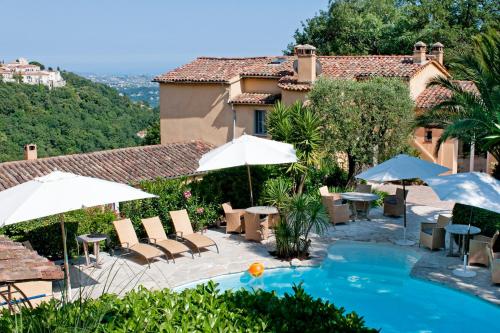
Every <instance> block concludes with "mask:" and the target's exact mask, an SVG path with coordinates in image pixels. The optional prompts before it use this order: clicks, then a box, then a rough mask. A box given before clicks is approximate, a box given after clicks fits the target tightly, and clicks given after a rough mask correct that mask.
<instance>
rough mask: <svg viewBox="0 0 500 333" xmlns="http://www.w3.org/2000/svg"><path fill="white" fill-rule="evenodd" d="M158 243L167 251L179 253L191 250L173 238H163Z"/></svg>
mask: <svg viewBox="0 0 500 333" xmlns="http://www.w3.org/2000/svg"><path fill="white" fill-rule="evenodd" d="M156 245H158V246H159V247H161V248H163V249H165V250H166V251H168V252H170V253H172V254H177V253H183V252H187V251H189V248H188V247H187V246H186V245H184V244H182V243H181V242H178V241H175V240H173V239H163V240H161V241H158V242H156Z"/></svg>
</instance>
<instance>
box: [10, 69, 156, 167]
mask: <svg viewBox="0 0 500 333" xmlns="http://www.w3.org/2000/svg"><path fill="white" fill-rule="evenodd" d="M63 77H64V78H65V80H66V82H67V85H66V87H63V88H57V89H52V90H49V89H48V88H47V87H45V86H42V85H33V86H32V85H26V84H17V83H5V82H0V162H5V161H10V160H18V159H22V158H23V146H24V145H25V144H27V143H36V144H37V145H38V156H39V157H46V156H56V155H63V154H72V153H82V152H91V151H97V150H103V149H112V148H120V147H128V146H136V145H140V144H141V143H142V139H140V138H139V137H137V135H136V133H137V132H138V131H140V130H143V129H145V128H147V127H148V126H149V125H151V123H153V122H154V121H157V120H158V113H157V111H155V110H153V109H150V108H148V107H141V106H140V105H138V104H136V103H134V102H132V101H131V100H130V99H129V98H128V97H126V96H120V94H119V93H118V92H117V91H116V90H115V89H113V88H111V87H108V86H106V85H104V84H99V83H93V82H91V81H90V80H87V79H85V78H82V77H80V76H78V75H76V74H73V73H69V72H64V73H63Z"/></svg>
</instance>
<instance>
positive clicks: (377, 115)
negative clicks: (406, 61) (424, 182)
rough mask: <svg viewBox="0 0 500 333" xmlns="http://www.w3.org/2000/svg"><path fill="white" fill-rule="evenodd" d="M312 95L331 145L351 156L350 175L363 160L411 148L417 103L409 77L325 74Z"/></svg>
mask: <svg viewBox="0 0 500 333" xmlns="http://www.w3.org/2000/svg"><path fill="white" fill-rule="evenodd" d="M309 99H310V101H311V110H312V111H313V112H314V113H315V114H316V115H317V116H319V117H320V118H321V120H322V124H323V127H324V128H323V131H322V133H323V135H324V140H323V142H324V143H325V145H326V147H325V148H326V150H327V151H328V152H329V153H331V154H333V155H336V156H342V154H343V155H344V156H346V157H347V161H348V176H349V177H348V179H349V180H352V176H353V175H354V174H355V173H356V172H358V171H359V170H360V167H362V166H363V165H371V164H376V163H378V162H382V161H384V160H386V159H388V158H390V157H392V156H394V155H395V154H398V153H401V152H405V151H409V149H410V146H409V142H410V137H411V133H412V127H413V120H414V103H413V101H412V99H411V97H410V91H409V88H408V85H407V84H406V83H404V82H403V81H401V80H399V79H393V78H390V79H388V78H369V79H365V80H362V81H354V80H335V79H331V78H320V79H318V81H317V82H316V83H315V84H314V86H313V88H312V90H311V92H310V93H309Z"/></svg>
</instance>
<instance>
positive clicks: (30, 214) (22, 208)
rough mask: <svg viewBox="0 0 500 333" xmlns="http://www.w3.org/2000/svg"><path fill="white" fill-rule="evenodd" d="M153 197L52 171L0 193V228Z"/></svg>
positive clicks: (103, 181)
mask: <svg viewBox="0 0 500 333" xmlns="http://www.w3.org/2000/svg"><path fill="white" fill-rule="evenodd" d="M153 197H155V195H152V194H149V193H146V192H143V191H141V190H138V189H135V188H133V187H131V186H128V185H125V184H120V183H115V182H110V181H107V180H103V179H97V178H92V177H84V176H79V175H75V174H72V173H67V172H61V171H54V172H52V173H50V174H48V175H46V176H43V177H38V178H35V179H33V180H30V181H28V182H26V183H23V184H20V185H17V186H14V187H11V188H9V189H7V190H5V191H2V192H0V227H2V226H4V225H8V224H14V223H18V222H23V221H28V220H32V219H36V218H41V217H45V216H50V215H55V214H62V213H65V212H69V211H72V210H77V209H81V208H85V207H94V206H100V205H106V204H111V203H116V202H122V201H130V200H137V199H146V198H153ZM60 222H61V231H62V241H63V250H64V271H65V281H66V288H67V292H68V296H69V297H70V298H71V287H70V285H71V284H70V278H69V264H68V251H67V248H66V232H65V230H64V218H63V216H61V221H60Z"/></svg>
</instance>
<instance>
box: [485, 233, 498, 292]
mask: <svg viewBox="0 0 500 333" xmlns="http://www.w3.org/2000/svg"><path fill="white" fill-rule="evenodd" d="M488 247H489V251H488V256H489V257H490V271H491V282H493V283H500V235H499V234H498V230H497V232H496V233H495V235H493V238H492V239H491V243H490V245H489V246H488Z"/></svg>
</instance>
